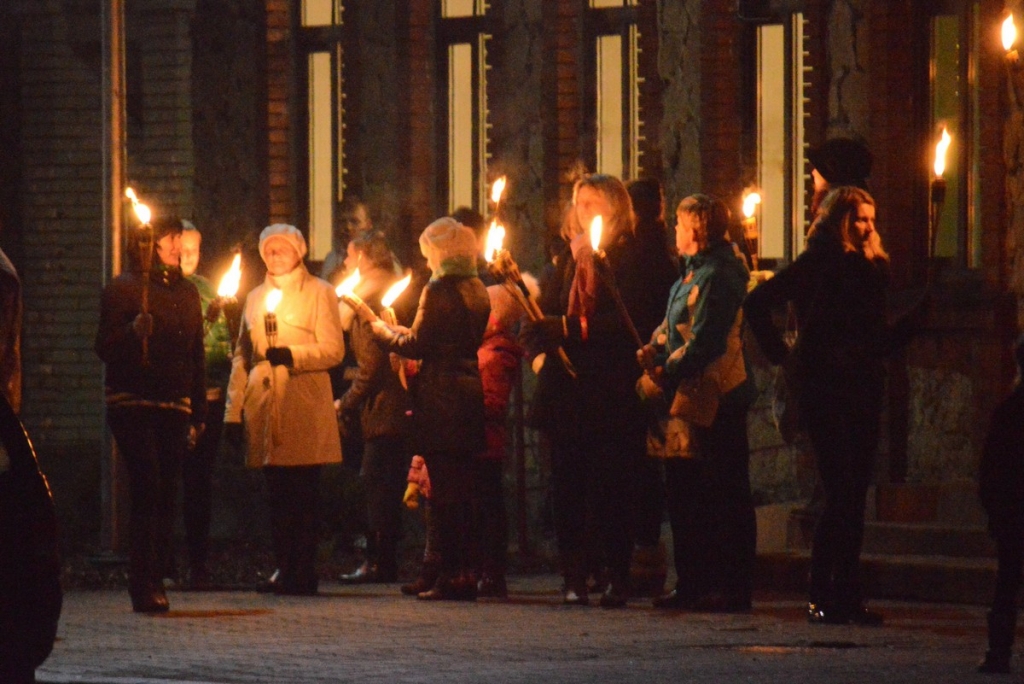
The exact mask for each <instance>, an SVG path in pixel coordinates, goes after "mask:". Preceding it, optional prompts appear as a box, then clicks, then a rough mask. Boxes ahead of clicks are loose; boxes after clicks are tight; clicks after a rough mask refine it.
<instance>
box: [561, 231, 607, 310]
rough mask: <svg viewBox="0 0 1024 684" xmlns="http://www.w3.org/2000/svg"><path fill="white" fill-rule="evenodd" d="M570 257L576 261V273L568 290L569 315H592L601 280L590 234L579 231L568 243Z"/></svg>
mask: <svg viewBox="0 0 1024 684" xmlns="http://www.w3.org/2000/svg"><path fill="white" fill-rule="evenodd" d="M569 248H570V249H571V250H572V258H573V260H574V261H575V262H576V274H575V275H574V276H573V279H572V287H571V289H570V290H569V311H568V312H567V313H568V314H569V315H570V316H592V315H594V309H595V308H596V306H597V289H598V288H599V287H600V285H601V280H600V278H599V277H598V275H597V267H596V266H595V265H594V250H593V248H591V246H590V236H589V235H587V234H586V232H583V233H580V234H579V235H577V236H576V237H574V238H573V239H572V242H570V243H569Z"/></svg>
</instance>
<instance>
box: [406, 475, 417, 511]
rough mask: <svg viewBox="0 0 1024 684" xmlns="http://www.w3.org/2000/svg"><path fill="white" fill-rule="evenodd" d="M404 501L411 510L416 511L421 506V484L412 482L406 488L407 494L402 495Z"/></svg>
mask: <svg viewBox="0 0 1024 684" xmlns="http://www.w3.org/2000/svg"><path fill="white" fill-rule="evenodd" d="M402 503H404V504H405V507H406V508H408V509H409V510H410V511H415V510H416V509H417V508H419V506H420V486H419V485H418V484H416V483H415V482H410V483H409V486H408V487H406V488H405V495H404V496H402Z"/></svg>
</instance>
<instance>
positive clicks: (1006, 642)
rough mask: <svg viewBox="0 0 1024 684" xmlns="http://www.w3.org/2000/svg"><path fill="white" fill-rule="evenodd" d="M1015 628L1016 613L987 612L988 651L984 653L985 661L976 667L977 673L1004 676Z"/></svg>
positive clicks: (1008, 669) (1008, 666)
mask: <svg viewBox="0 0 1024 684" xmlns="http://www.w3.org/2000/svg"><path fill="white" fill-rule="evenodd" d="M1016 627H1017V612H1016V611H1013V610H1011V611H1000V612H995V611H989V614H988V651H986V652H985V659H984V660H983V661H981V664H980V665H978V672H985V673H992V674H1005V673H1008V672H1009V671H1010V655H1011V653H1012V649H1013V636H1014V630H1015V629H1016Z"/></svg>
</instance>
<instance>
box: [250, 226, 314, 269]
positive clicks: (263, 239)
mask: <svg viewBox="0 0 1024 684" xmlns="http://www.w3.org/2000/svg"><path fill="white" fill-rule="evenodd" d="M271 240H285V241H287V242H288V243H289V244H290V245H291V246H292V247H294V248H295V251H296V252H298V254H299V259H302V258H303V257H305V256H306V238H304V237H303V236H302V233H301V232H299V229H298V228H296V227H295V226H290V225H288V224H287V223H275V224H274V225H272V226H267V227H266V228H264V229H263V232H262V233H260V256H261V257H262V258H263V259H264V260H266V258H267V256H266V254H264V253H263V250H264V249H265V248H266V245H267V243H268V242H269V241H271Z"/></svg>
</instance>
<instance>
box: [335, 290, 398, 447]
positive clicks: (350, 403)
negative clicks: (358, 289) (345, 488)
mask: <svg viewBox="0 0 1024 684" xmlns="http://www.w3.org/2000/svg"><path fill="white" fill-rule="evenodd" d="M365 301H366V303H367V304H368V305H369V306H370V307H371V308H373V309H378V308H380V307H379V304H380V296H379V293H378V295H375V296H373V297H366V298H365ZM349 341H350V343H351V350H352V354H353V355H354V356H355V360H356V362H357V363H358V367H357V368H356V372H355V377H353V378H352V384H351V385H350V386H349V388H348V390H347V391H346V392H345V394H344V395H343V396H342V397H341V410H342V412H343V413H348V412H355V411H358V412H359V421H360V422H359V426H360V428H361V431H362V436H363V438H364V439H375V438H378V437H402V436H404V435H406V434H407V433H408V427H409V417H408V416H407V415H406V411H408V410H409V409H410V408H411V402H410V400H409V393H408V392H407V391H406V390H405V388H404V387H402V383H401V381H400V380H399V379H398V374H397V373H395V371H394V370H392V368H391V361H390V359H389V357H388V352H386V351H384V349H383V348H381V346H380V345H379V344H377V342H376V341H375V340H374V338H373V331H372V329H371V328H370V326H369V324H367V323H359V322H358V321H356V324H355V325H353V326H352V332H351V333H350V335H349Z"/></svg>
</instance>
